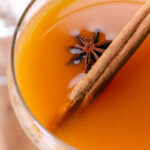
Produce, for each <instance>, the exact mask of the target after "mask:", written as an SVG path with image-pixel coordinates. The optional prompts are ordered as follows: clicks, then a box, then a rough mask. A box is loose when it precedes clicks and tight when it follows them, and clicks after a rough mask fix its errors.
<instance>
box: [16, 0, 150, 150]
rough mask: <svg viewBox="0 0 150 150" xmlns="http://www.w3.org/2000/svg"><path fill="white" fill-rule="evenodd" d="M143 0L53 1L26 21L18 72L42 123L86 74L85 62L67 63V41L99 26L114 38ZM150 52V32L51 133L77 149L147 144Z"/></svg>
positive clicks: (143, 148) (144, 147) (120, 149)
mask: <svg viewBox="0 0 150 150" xmlns="http://www.w3.org/2000/svg"><path fill="white" fill-rule="evenodd" d="M141 5H142V3H139V2H131V1H120V2H119V1H113V2H112V1H107V2H104V1H102V0H93V1H90V0H82V1H81V0H68V1H67V0H66V1H65V0H60V1H52V2H50V3H48V4H47V5H46V6H45V7H43V8H42V9H41V10H40V11H39V13H37V14H36V16H34V17H33V19H32V20H31V21H30V22H29V23H28V25H27V26H26V27H25V29H24V31H23V32H22V33H21V35H20V37H19V39H18V41H17V45H16V50H17V51H18V53H17V55H16V56H15V58H16V64H15V70H16V77H17V82H18V84H19V88H20V91H21V94H22V96H23V98H24V100H25V102H26V104H27V106H28V107H29V109H30V110H31V112H32V113H33V114H34V116H35V117H36V118H37V119H38V121H39V122H40V123H41V124H42V125H43V126H44V127H45V128H47V129H49V124H50V121H51V120H52V118H53V116H54V115H55V113H56V112H57V111H58V109H59V108H60V107H61V106H62V105H63V104H64V102H65V99H66V97H67V96H68V94H69V93H70V91H71V90H72V88H73V87H74V85H75V84H77V83H78V82H79V80H80V79H81V78H82V77H83V76H84V75H85V74H84V73H83V68H84V67H83V66H84V65H83V62H79V64H74V65H67V64H66V63H67V62H68V60H69V59H70V57H71V56H72V54H71V51H70V49H69V47H70V46H72V45H73V44H76V43H77V42H78V41H77V40H76V38H75V37H74V36H73V35H74V34H76V33H77V32H81V33H82V34H83V35H85V36H87V37H89V36H90V35H91V34H92V33H91V32H92V31H94V30H95V29H97V28H100V29H101V31H102V33H103V34H102V36H101V38H100V39H101V40H102V39H113V38H114V37H115V36H116V35H117V34H118V33H119V32H120V30H121V29H122V28H123V27H124V26H125V25H126V24H127V22H128V21H129V20H130V19H131V18H132V16H133V15H134V14H135V13H136V12H137V11H138V9H139V8H140V7H141ZM53 6H55V7H53ZM90 31H91V32H90ZM149 56H150V37H148V38H147V39H146V40H145V42H144V43H143V44H142V46H141V47H140V48H139V49H138V50H137V52H136V53H135V54H134V56H133V57H132V58H131V59H130V60H129V61H128V63H127V64H126V65H125V66H124V67H123V69H122V70H121V71H120V72H119V73H118V74H117V75H116V77H115V78H114V79H113V81H112V82H111V83H110V84H109V86H108V87H107V88H106V89H105V90H104V91H103V92H102V93H101V94H100V95H99V96H98V97H97V98H96V99H95V100H94V102H93V103H92V104H91V105H90V106H89V107H88V108H87V109H86V110H85V111H84V113H83V114H81V115H80V116H78V117H74V118H69V119H68V120H65V122H63V123H62V125H61V126H60V127H59V128H58V129H57V130H56V131H55V135H56V136H58V137H59V138H60V139H62V140H63V141H64V142H66V143H68V144H70V145H72V146H73V147H75V148H77V149H81V150H100V149H101V150H149V149H150V92H149V90H150V69H147V68H149V67H150V59H149Z"/></svg>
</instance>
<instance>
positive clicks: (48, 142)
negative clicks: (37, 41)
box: [8, 0, 145, 150]
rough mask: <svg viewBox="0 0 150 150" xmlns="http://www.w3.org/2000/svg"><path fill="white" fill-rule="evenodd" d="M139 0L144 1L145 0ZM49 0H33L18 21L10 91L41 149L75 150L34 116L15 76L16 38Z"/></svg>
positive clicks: (27, 129)
mask: <svg viewBox="0 0 150 150" xmlns="http://www.w3.org/2000/svg"><path fill="white" fill-rule="evenodd" d="M101 1H111V0H101ZM118 1H119V0H118ZM131 1H138V0H131ZM139 1H140V2H143V1H145V0H139ZM47 2H50V0H32V1H31V2H30V3H29V5H28V6H27V8H26V9H25V11H24V13H23V14H22V16H21V18H20V20H19V22H18V25H17V27H16V30H15V33H14V38H13V43H12V49H11V53H10V59H9V65H8V85H9V93H10V98H11V103H12V106H13V108H14V111H15V114H16V116H17V118H18V120H19V122H20V124H21V126H22V127H23V129H24V131H25V132H26V134H27V135H28V136H29V138H30V139H31V140H32V141H33V143H34V144H35V145H36V146H37V147H38V148H39V149H40V150H73V149H75V148H73V147H71V146H69V145H68V144H66V143H64V142H63V141H61V140H59V139H58V138H57V137H55V136H54V135H53V134H52V133H50V132H49V131H47V130H46V129H45V128H44V127H43V126H42V125H41V124H40V123H39V122H38V120H37V119H36V118H35V117H34V116H33V114H32V113H31V111H30V110H29V108H28V106H27V105H26V103H25V101H24V100H23V98H22V95H21V92H20V89H19V87H18V83H17V80H16V76H15V68H14V66H15V65H14V64H15V55H16V53H17V51H16V50H15V43H16V40H17V39H18V37H19V35H20V33H21V32H22V30H23V29H24V26H25V25H26V24H27V23H28V22H29V20H30V19H31V18H32V17H33V16H34V15H35V14H36V13H37V11H39V10H40V9H41V8H42V7H43V6H44V5H45V4H46V3H47ZM18 7H19V6H18Z"/></svg>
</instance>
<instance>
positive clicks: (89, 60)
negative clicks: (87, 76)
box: [69, 31, 112, 73]
mask: <svg viewBox="0 0 150 150" xmlns="http://www.w3.org/2000/svg"><path fill="white" fill-rule="evenodd" d="M99 36H100V32H99V31H97V32H94V33H93V36H92V37H91V38H90V39H89V40H88V39H87V38H86V37H83V36H82V35H80V34H79V35H77V36H76V38H77V39H78V41H79V42H80V44H77V45H75V46H73V47H72V49H77V50H80V52H79V53H76V54H74V55H73V57H72V58H71V59H70V61H69V62H73V61H75V60H81V59H85V60H84V71H85V73H88V71H89V70H90V69H91V67H92V65H94V64H95V62H96V61H97V60H98V58H99V57H100V56H101V55H102V54H103V52H104V51H105V49H107V47H108V46H109V45H110V44H111V42H112V41H111V40H105V41H99Z"/></svg>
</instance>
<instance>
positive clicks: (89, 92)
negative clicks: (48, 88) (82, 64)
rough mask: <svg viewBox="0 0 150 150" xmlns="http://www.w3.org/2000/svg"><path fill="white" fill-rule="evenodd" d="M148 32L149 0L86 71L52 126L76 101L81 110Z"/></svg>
mask: <svg viewBox="0 0 150 150" xmlns="http://www.w3.org/2000/svg"><path fill="white" fill-rule="evenodd" d="M149 33H150V0H148V1H147V2H146V3H145V4H144V5H143V6H142V8H141V9H140V10H139V11H138V12H137V14H136V15H135V16H134V17H133V18H132V20H131V21H130V22H129V23H128V24H127V25H126V26H125V28H124V29H123V30H122V31H121V32H120V33H119V34H118V36H117V37H116V38H115V40H114V41H113V42H112V44H111V45H110V46H109V47H108V48H107V50H106V51H105V52H104V54H103V55H102V56H101V58H100V59H98V61H97V62H96V63H95V65H94V66H93V67H92V69H91V70H90V71H89V72H88V74H87V75H86V76H85V77H84V78H83V79H82V80H81V81H80V82H79V83H78V84H77V86H76V87H75V88H74V89H73V91H72V92H71V94H70V96H69V99H68V100H66V103H65V105H64V106H63V107H62V108H61V109H60V110H59V111H58V113H57V114H56V116H55V118H54V120H52V124H51V125H50V126H51V127H50V128H51V129H52V130H53V129H55V128H56V127H57V125H59V123H60V122H61V121H62V120H63V119H64V117H65V116H66V114H67V113H68V112H69V110H70V109H71V108H72V107H73V106H74V105H75V104H76V103H77V102H79V101H81V102H82V104H81V110H82V109H83V108H85V107H86V106H87V105H88V104H89V103H90V102H91V100H92V98H93V97H94V96H95V95H96V93H97V92H100V91H101V90H103V89H104V87H105V86H106V85H107V84H108V83H109V82H110V81H111V80H112V78H113V77H114V76H115V74H116V73H117V72H118V71H119V70H120V69H121V67H122V66H123V65H124V64H125V63H126V62H127V60H128V59H129V58H130V57H131V56H132V54H133V53H134V52H135V51H136V49H137V48H138V47H139V46H140V44H141V43H142V42H143V41H144V39H145V38H146V37H147V36H148V34H149Z"/></svg>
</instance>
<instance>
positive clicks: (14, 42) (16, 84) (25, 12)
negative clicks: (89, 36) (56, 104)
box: [10, 0, 73, 148]
mask: <svg viewBox="0 0 150 150" xmlns="http://www.w3.org/2000/svg"><path fill="white" fill-rule="evenodd" d="M36 1H37V0H31V1H30V3H29V4H28V5H27V7H26V8H25V10H24V11H23V13H22V15H21V17H20V19H19V21H18V23H17V25H16V28H15V31H14V34H13V39H12V46H11V51H10V70H11V73H12V78H13V81H14V84H15V88H16V91H17V94H18V95H19V97H20V100H21V102H22V104H23V105H24V107H25V109H26V110H27V112H28V113H29V115H30V116H31V118H32V119H33V120H34V121H35V122H36V124H38V126H39V127H40V128H42V130H44V132H46V134H47V135H48V136H53V137H54V139H55V140H57V141H58V142H61V143H62V144H63V145H64V146H69V147H71V148H73V147H72V146H71V145H69V144H67V143H65V142H64V141H62V140H61V139H59V138H57V137H56V136H55V135H54V134H53V133H51V132H50V131H48V130H47V129H46V128H45V127H44V126H43V125H42V124H41V123H40V122H39V121H38V119H37V118H36V117H35V116H34V115H33V113H32V112H31V110H30V109H29V107H28V106H27V104H26V103H25V100H24V99H23V96H22V94H21V91H20V89H19V85H18V82H17V79H16V74H15V63H14V54H15V44H16V41H17V36H18V33H19V30H20V27H21V25H22V22H23V21H24V18H25V16H26V14H27V13H28V11H29V10H30V8H31V7H32V6H33V4H34V3H35V2H36Z"/></svg>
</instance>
